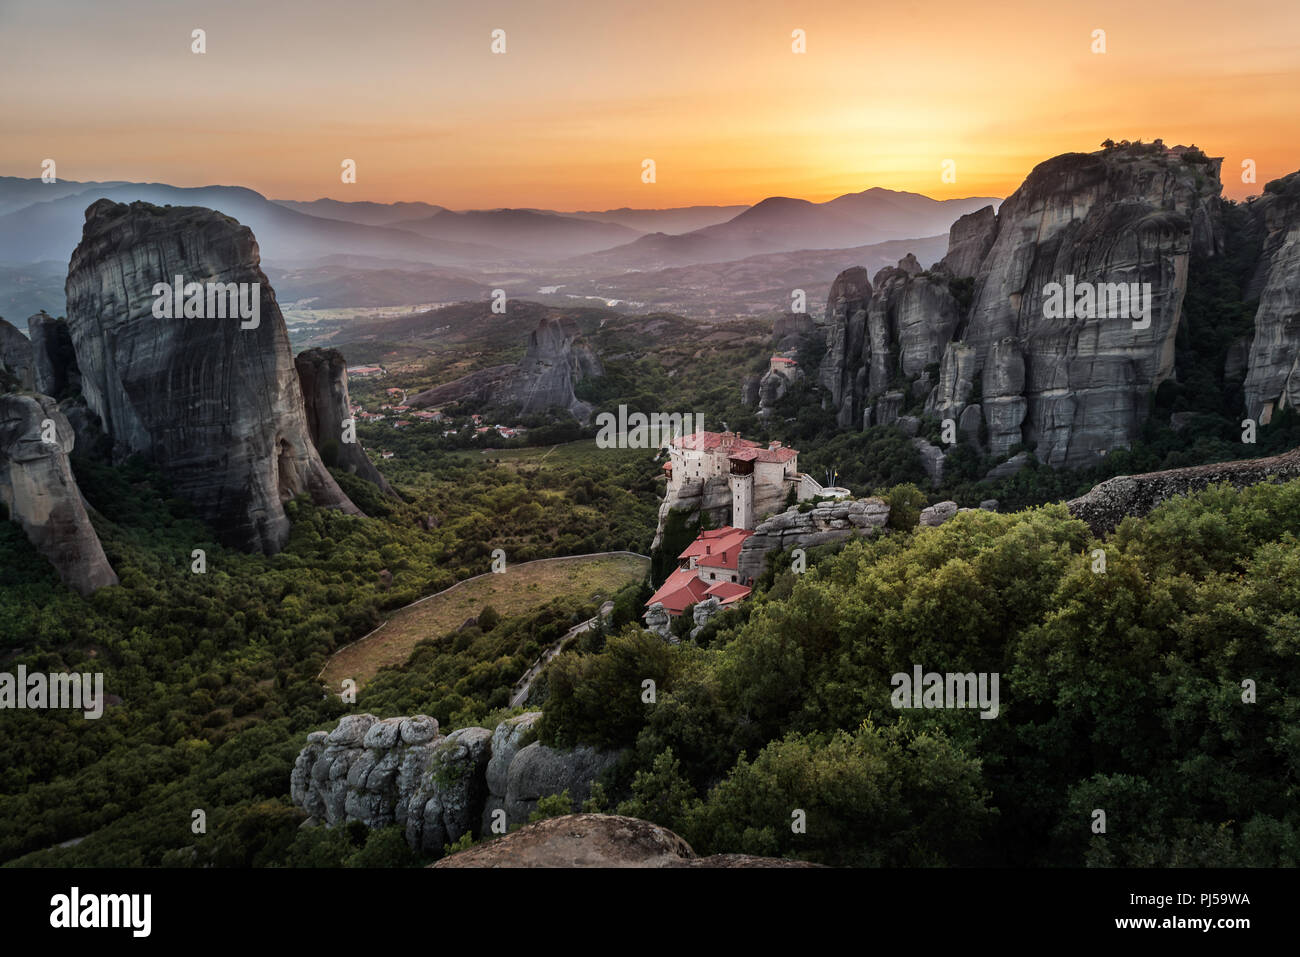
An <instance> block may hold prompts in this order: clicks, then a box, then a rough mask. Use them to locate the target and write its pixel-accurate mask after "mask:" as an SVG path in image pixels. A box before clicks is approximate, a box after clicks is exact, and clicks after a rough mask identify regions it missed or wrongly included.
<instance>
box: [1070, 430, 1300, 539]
mask: <svg viewBox="0 0 1300 957" xmlns="http://www.w3.org/2000/svg"><path fill="white" fill-rule="evenodd" d="M1293 478H1300V449H1293V450H1292V451H1290V452H1286V453H1284V454H1282V455H1274V456H1270V457H1268V458H1262V459H1244V460H1242V461H1238V462H1216V463H1213V464H1211V465H1195V466H1192V467H1190V468H1182V469H1166V470H1165V471H1163V472H1146V473H1143V474H1141V475H1120V476H1117V477H1115V478H1112V479H1107V480H1106V481H1105V482H1102V483H1101V484H1100V485H1096V486H1094V487H1093V488H1092V490H1091V491H1089V492H1088V493H1087V494H1086V495H1083V496H1080V497H1079V498H1076V499H1073V500H1071V501H1069V502H1067V503H1066V508H1068V509H1069V510H1070V514H1071V515H1073V516H1074V517H1075V518H1078V519H1081V520H1082V521H1083V522H1084V523H1085V524H1086V525H1087V526H1088V527H1089V528H1090V529H1092V532H1093V534H1094V535H1098V536H1101V535H1105V534H1107V533H1108V532H1111V531H1113V530H1114V529H1115V527H1116V526H1118V525H1119V523H1120V522H1121V521H1122V520H1123V519H1124V517H1125V516H1126V515H1135V516H1138V517H1141V516H1144V515H1148V514H1150V513H1151V511H1152V510H1154V509H1155V507H1156V506H1157V505H1160V504H1161V503H1162V502H1167V501H1169V499H1171V498H1174V497H1175V496H1178V495H1188V494H1191V493H1193V492H1199V491H1200V490H1202V489H1204V488H1207V487H1208V486H1210V485H1213V484H1216V483H1219V482H1227V483H1228V484H1230V485H1232V486H1233V487H1234V488H1245V487H1246V486H1248V485H1258V484H1259V483H1261V482H1270V481H1285V480H1287V479H1293Z"/></svg>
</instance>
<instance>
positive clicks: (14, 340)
mask: <svg viewBox="0 0 1300 957" xmlns="http://www.w3.org/2000/svg"><path fill="white" fill-rule="evenodd" d="M6 377H7V378H8V379H9V380H10V381H9V385H11V386H12V387H13V388H16V389H27V390H29V391H30V390H31V389H33V388H35V382H36V378H35V372H34V370H33V369H32V344H31V342H29V341H28V339H27V337H26V336H25V335H23V334H22V333H21V332H19V331H18V328H17V327H16V326H14V325H13V323H10V322H6V321H5V320H4V319H0V385H3V379H4V378H6Z"/></svg>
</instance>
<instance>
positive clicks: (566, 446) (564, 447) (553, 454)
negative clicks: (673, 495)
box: [454, 439, 655, 469]
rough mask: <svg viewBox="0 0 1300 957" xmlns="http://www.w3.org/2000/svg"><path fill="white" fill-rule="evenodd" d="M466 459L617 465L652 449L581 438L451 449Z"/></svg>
mask: <svg viewBox="0 0 1300 957" xmlns="http://www.w3.org/2000/svg"><path fill="white" fill-rule="evenodd" d="M454 454H455V455H457V456H459V457H461V458H463V460H464V461H465V462H484V461H487V460H497V459H499V460H500V461H501V464H502V465H509V466H511V467H512V468H515V469H520V468H524V467H525V466H536V465H539V464H540V465H542V466H566V465H594V464H604V465H609V466H611V467H616V466H618V465H621V464H623V463H625V462H631V461H635V460H636V459H637V458H638V457H640V456H653V455H654V454H655V450H654V449H601V448H597V447H596V440H595V439H580V440H578V441H577V442H565V443H563V444H561V445H539V446H531V447H529V448H522V449H488V450H475V449H466V450H462V451H458V452H456V453H454Z"/></svg>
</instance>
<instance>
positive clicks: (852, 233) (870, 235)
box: [591, 188, 1001, 269]
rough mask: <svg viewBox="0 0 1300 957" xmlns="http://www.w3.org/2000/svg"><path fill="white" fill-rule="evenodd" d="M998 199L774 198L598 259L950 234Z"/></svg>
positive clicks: (654, 259) (716, 255)
mask: <svg viewBox="0 0 1300 957" xmlns="http://www.w3.org/2000/svg"><path fill="white" fill-rule="evenodd" d="M1000 202H1001V201H1000V200H998V199H995V198H989V197H980V198H972V199H948V200H935V199H931V198H930V197H928V196H922V195H920V194H919V193H898V192H893V191H891V190H887V189H879V188H876V189H869V190H866V191H865V192H861V193H849V194H846V195H844V196H840V197H837V198H836V199H832V200H830V201H828V202H825V203H810V202H808V201H807V200H805V199H790V198H788V197H785V196H774V197H771V198H770V199H765V200H763V201H762V202H761V203H759V204H757V205H756V206H751V207H750V208H749V209H746V210H745V211H744V212H742V213H740V214H739V215H737V216H734V217H733V218H731V219H729V220H727V221H726V222H724V223H718V224H715V225H713V226H706V227H704V228H702V229H697V230H693V231H692V232H688V233H684V234H681V235H676V236H672V235H667V234H664V233H653V234H651V235H648V236H642V237H641V238H639V239H636V240H634V241H632V242H630V243H628V244H627V245H625V246H619V247H617V248H615V249H608V250H605V251H603V252H599V253H596V254H595V255H593V256H592V257H591V259H592V261H593V263H597V264H601V265H605V266H623V267H626V268H636V269H645V268H650V267H664V266H685V265H691V264H695V263H707V262H730V261H732V260H736V259H743V258H745V257H747V256H755V255H760V254H762V253H776V252H789V251H792V250H796V249H842V248H847V247H852V246H865V245H873V244H875V243H882V242H886V241H888V240H892V239H907V238H909V237H913V236H933V235H938V234H941V233H947V231H948V227H949V226H951V225H952V224H953V222H954V221H956V220H957V219H959V218H960V217H962V216H964V215H965V214H966V213H971V212H974V211H975V210H977V209H981V208H983V207H985V206H989V205H992V206H994V207H995V208H996V207H997V205H998V204H999V203H1000Z"/></svg>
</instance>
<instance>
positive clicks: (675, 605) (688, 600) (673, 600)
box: [645, 568, 708, 615]
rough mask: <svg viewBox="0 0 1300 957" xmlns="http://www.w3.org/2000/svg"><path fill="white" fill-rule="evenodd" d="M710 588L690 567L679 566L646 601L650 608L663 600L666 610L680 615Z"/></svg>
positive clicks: (671, 613) (647, 606)
mask: <svg viewBox="0 0 1300 957" xmlns="http://www.w3.org/2000/svg"><path fill="white" fill-rule="evenodd" d="M707 590H708V586H707V585H705V584H704V582H702V581H700V579H699V576H697V575H696V574H695V572H694V571H693V570H691V569H689V568H679V569H677V570H676V571H675V572H673V573H672V574H671V575H669V576H668V578H667V579H666V580H665V581H664V583H663V584H662V585H660V586H659V590H658V591H657V592H655V593H654V594H653V595H651V596H650V600H649V601H648V602H646V603H645V606H646V608H647V609H648V608H649V607H650V606H651V605H653V604H654V603H655V602H663V606H664V610H665V611H667V612H668V614H670V615H680V614H681V613H682V612H683V611H685V610H686V609H687V608H688V607H689V606H691V605H694V604H696V603H697V602H699V601H700V600H701V599H702V598H704V593H705V592H706V591H707Z"/></svg>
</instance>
